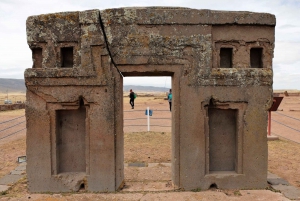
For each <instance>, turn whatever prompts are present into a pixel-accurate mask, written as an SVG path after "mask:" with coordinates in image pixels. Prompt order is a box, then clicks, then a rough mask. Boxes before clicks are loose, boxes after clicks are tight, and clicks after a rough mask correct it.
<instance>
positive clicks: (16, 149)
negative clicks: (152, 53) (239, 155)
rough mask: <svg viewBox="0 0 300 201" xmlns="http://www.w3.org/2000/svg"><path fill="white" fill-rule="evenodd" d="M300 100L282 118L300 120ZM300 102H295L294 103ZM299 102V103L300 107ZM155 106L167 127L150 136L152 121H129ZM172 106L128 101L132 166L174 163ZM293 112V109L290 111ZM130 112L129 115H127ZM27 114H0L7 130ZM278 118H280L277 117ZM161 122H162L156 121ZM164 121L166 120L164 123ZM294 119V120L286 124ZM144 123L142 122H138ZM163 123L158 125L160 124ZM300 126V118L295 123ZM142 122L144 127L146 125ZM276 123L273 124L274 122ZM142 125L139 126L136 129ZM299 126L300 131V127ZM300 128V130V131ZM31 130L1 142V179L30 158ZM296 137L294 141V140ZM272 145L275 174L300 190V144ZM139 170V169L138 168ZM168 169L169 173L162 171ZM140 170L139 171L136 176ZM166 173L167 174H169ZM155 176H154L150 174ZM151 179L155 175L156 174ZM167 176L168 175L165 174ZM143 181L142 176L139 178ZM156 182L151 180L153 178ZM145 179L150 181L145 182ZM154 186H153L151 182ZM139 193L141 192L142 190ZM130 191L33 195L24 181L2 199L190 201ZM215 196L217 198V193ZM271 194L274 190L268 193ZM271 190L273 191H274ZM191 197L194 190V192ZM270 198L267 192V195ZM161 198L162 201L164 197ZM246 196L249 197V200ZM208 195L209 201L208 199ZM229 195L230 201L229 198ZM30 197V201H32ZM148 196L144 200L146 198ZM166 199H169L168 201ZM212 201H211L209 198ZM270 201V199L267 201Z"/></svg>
mask: <svg viewBox="0 0 300 201" xmlns="http://www.w3.org/2000/svg"><path fill="white" fill-rule="evenodd" d="M299 100H300V98H298V97H288V98H287V99H285V102H283V105H282V106H281V107H280V109H281V110H283V111H279V112H280V113H281V114H285V115H289V116H292V117H294V118H300V110H299V112H297V111H294V110H296V108H297V107H299V109H300V101H299ZM294 102H295V104H294ZM296 103H299V104H296ZM148 106H149V107H150V109H152V110H153V116H152V117H151V119H150V121H151V123H153V125H154V123H155V124H156V125H163V126H165V127H159V126H157V127H155V126H151V127H150V128H151V132H146V131H147V130H146V129H147V125H146V122H147V121H146V120H147V119H142V120H126V119H136V118H145V117H146V116H145V113H144V112H145V109H146V107H148ZM168 107H169V106H168V103H167V101H166V100H163V97H138V98H137V99H136V105H135V109H134V110H132V109H131V107H130V105H129V98H127V97H125V98H124V132H125V134H124V157H125V162H126V163H132V162H143V163H146V164H148V163H170V158H171V127H170V126H171V112H170V111H168ZM288 108H292V110H293V111H290V109H288ZM126 111H127V112H126ZM22 115H24V110H15V111H6V112H0V130H2V129H5V128H7V127H9V126H13V125H15V124H17V123H21V122H22V121H24V118H20V119H16V120H13V121H11V122H7V123H3V124H1V122H5V121H8V120H10V119H13V118H16V117H20V116H22ZM276 115H277V116H276ZM155 118H158V119H157V120H155ZM160 118H161V119H160ZM272 118H274V119H275V118H276V121H279V122H285V123H286V124H288V125H290V127H294V128H297V129H299V126H298V125H299V124H298V125H297V123H291V122H292V121H294V120H293V119H290V118H288V117H285V116H282V115H278V114H276V113H274V115H273V113H272ZM285 118H288V120H285ZM138 121H140V122H138ZM155 121H157V122H155ZM295 121H296V122H297V120H295ZM140 123H141V124H142V125H140ZM272 123H273V122H272ZM130 125H137V126H130ZM280 126H281V127H279V125H276V124H275V123H273V124H272V134H275V133H278V134H281V135H285V137H294V138H296V137H295V136H296V134H298V135H300V134H299V132H298V133H297V132H296V133H295V134H294V135H290V136H288V134H290V133H291V132H292V131H291V130H292V129H290V128H287V127H284V126H282V125H280ZM297 126H298V127H297ZM24 127H25V124H24V123H21V124H19V125H17V126H15V127H13V128H11V129H7V130H5V131H3V132H0V138H1V137H5V136H6V135H9V134H11V133H13V132H16V131H18V130H20V129H23V128H24ZM299 130H300V129H299ZM25 138H26V132H25V130H23V131H21V132H19V133H16V134H14V135H11V136H9V137H6V138H4V139H1V140H0V177H1V176H3V175H5V174H7V173H9V172H10V171H11V170H13V169H14V168H15V167H16V166H17V165H18V163H17V157H18V156H22V155H25V150H26V144H25ZM294 138H292V139H294ZM268 147H269V153H268V156H269V159H268V163H269V171H270V172H272V173H274V174H277V175H278V176H280V177H282V178H284V179H286V180H287V181H288V182H289V183H291V184H292V185H294V186H297V187H298V188H300V154H299V153H300V144H299V143H294V142H291V141H285V140H279V141H270V142H268ZM160 168H161V169H159V171H161V172H165V173H167V175H170V174H169V172H170V169H171V168H170V167H160ZM136 169H137V168H136ZM136 169H134V168H126V170H125V178H126V179H127V183H129V184H130V182H131V181H133V180H132V179H130V177H132V175H134V174H135V175H138V174H137V173H136ZM162 170H163V171H162ZM134 172H135V173H134ZM140 175H147V172H146V173H145V172H144V173H143V172H141V174H140ZM163 175H166V174H163ZM148 176H149V175H148ZM150 176H151V175H150ZM165 177H166V176H165ZM137 178H139V176H137ZM150 178H151V177H150ZM168 178H170V177H169V176H168V177H166V178H164V182H165V181H168V180H169V179H168ZM144 179H145V178H144ZM151 185H152V183H151ZM137 192H139V191H137ZM137 192H135V194H132V193H125V194H124V192H123V193H122V192H119V193H117V194H88V193H85V194H81V193H82V192H79V193H75V194H51V195H41V194H29V193H28V192H27V180H26V178H24V179H22V180H21V181H19V182H18V183H17V184H16V185H14V186H12V188H11V189H10V190H8V191H7V192H5V193H4V194H5V195H0V199H1V200H8V199H11V200H28V199H31V200H104V199H105V200H153V199H157V200H172V199H169V198H173V200H174V199H175V200H186V199H184V198H185V196H186V194H185V193H186V192H178V193H175V194H176V195H175V194H172V195H171V194H168V193H167V194H166V192H165V193H164V192H160V193H158V194H157V193H154V194H153V193H152V194H151V193H149V194H145V193H137ZM212 192H213V193H215V194H211V193H212ZM267 192H268V191H267ZM270 192H271V191H270ZM189 193H191V192H189ZM192 193H193V194H192V195H189V197H188V199H190V200H202V199H200V198H203V199H204V200H257V199H258V198H259V197H255V196H258V194H259V193H260V192H256V191H241V190H240V191H222V190H218V189H217V190H210V191H203V192H192ZM265 194H266V193H265ZM158 195H160V197H158ZM244 195H245V196H244ZM206 196H207V197H206ZM224 196H225V197H224ZM270 196H271V197H270V198H269V200H278V198H274V199H273V197H272V196H274V195H273V194H272V195H270ZM29 197H30V198H29ZM142 197H143V199H142ZM162 198H165V199H162ZM209 198H210V199H209ZM262 200H268V199H262ZM280 200H285V198H282V199H281V198H280Z"/></svg>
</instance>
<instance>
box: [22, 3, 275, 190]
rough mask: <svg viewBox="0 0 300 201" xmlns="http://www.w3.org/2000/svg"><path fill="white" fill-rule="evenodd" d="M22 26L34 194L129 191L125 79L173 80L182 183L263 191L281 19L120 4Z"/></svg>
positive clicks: (176, 170) (175, 177) (175, 168)
mask: <svg viewBox="0 0 300 201" xmlns="http://www.w3.org/2000/svg"><path fill="white" fill-rule="evenodd" d="M26 24H27V41H28V44H29V47H30V49H31V50H32V58H33V66H32V68H29V69H26V71H25V81H26V86H27V105H26V119H27V159H28V163H27V178H28V182H29V190H30V191H31V192H68V191H77V190H79V188H85V189H86V190H88V191H93V192H111V191H115V190H117V189H119V188H121V187H122V185H123V184H124V139H123V135H124V133H123V97H122V95H123V76H171V77H172V89H173V105H174V106H173V111H172V182H173V184H174V186H175V187H178V188H182V189H185V190H191V189H198V188H201V189H208V188H210V186H211V185H217V186H218V187H219V188H221V189H230V188H233V189H253V188H265V187H266V186H267V166H268V164H267V162H268V151H267V115H268V109H269V108H270V106H271V104H272V100H273V99H272V79H273V71H272V58H273V51H274V41H275V39H274V35H275V16H274V15H271V14H267V13H252V12H229V11H212V10H196V9H188V8H167V7H166V8H164V7H148V8H117V9H107V10H102V11H100V10H89V11H83V12H64V13H53V14H46V15H38V16H31V17H29V18H28V19H27V22H26Z"/></svg>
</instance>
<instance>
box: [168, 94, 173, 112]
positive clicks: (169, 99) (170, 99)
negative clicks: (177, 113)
mask: <svg viewBox="0 0 300 201" xmlns="http://www.w3.org/2000/svg"><path fill="white" fill-rule="evenodd" d="M168 102H169V106H170V112H171V111H172V89H170V92H169V93H168Z"/></svg>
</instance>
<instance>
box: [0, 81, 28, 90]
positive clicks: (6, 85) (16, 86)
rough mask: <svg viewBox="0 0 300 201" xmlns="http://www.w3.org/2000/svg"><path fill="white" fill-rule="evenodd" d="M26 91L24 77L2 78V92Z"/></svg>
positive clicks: (0, 86) (0, 88)
mask: <svg viewBox="0 0 300 201" xmlns="http://www.w3.org/2000/svg"><path fill="white" fill-rule="evenodd" d="M7 90H8V92H9V93H11V92H26V87H25V81H24V79H6V78H0V93H6V92H7Z"/></svg>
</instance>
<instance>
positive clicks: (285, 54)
mask: <svg viewBox="0 0 300 201" xmlns="http://www.w3.org/2000/svg"><path fill="white" fill-rule="evenodd" d="M132 6H140V7H144V6H179V7H189V8H195V9H212V10H232V11H253V12H267V13H272V14H275V15H276V21H277V24H276V33H275V38H276V42H275V54H274V59H273V70H274V84H273V87H274V89H300V82H299V81H298V80H299V78H300V17H299V12H300V0H284V1H283V0H251V1H247V0H243V1H241V0H210V1H207V0H205V1H204V0H164V1H161V0H151V1H146V0H127V1H124V0H111V1H99V0H92V1H82V0H81V1H79V0H51V1H41V0H27V1H24V0H0V27H1V29H0V44H1V45H0V55H1V56H0V77H1V78H18V79H21V78H23V73H24V70H25V69H26V68H30V67H31V66H32V59H31V51H30V49H29V47H28V45H27V42H26V23H25V22H26V19H27V17H28V16H30V15H39V14H46V13H53V12H62V11H83V10H89V9H101V10H102V9H106V8H117V7H132ZM170 83H171V79H170V78H167V79H166V78H165V77H162V78H153V77H152V78H149V79H145V78H126V79H125V80H124V84H135V85H152V86H158V85H159V86H162V87H164V86H166V87H170Z"/></svg>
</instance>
